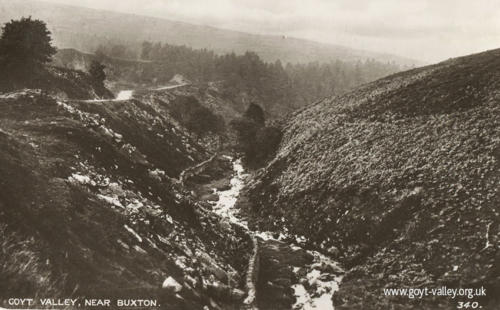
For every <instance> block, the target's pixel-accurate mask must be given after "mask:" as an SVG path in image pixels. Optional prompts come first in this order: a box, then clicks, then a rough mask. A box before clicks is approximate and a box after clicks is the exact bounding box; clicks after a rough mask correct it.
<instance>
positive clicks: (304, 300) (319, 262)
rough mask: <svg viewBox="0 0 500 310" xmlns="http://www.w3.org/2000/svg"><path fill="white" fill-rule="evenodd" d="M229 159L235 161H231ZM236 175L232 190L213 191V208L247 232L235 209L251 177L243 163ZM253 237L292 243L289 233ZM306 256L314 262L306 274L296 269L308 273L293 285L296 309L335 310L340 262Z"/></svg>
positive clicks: (235, 164) (237, 163)
mask: <svg viewBox="0 0 500 310" xmlns="http://www.w3.org/2000/svg"><path fill="white" fill-rule="evenodd" d="M227 158H228V159H230V160H232V158H231V157H227ZM233 171H234V176H233V178H231V181H230V183H231V188H230V189H228V190H225V191H220V192H218V191H217V190H216V189H214V192H215V193H216V194H218V195H219V201H218V202H217V203H216V204H215V205H214V207H213V211H214V212H215V213H217V214H218V215H220V216H221V217H222V218H224V219H227V220H228V221H229V222H231V223H234V224H237V225H240V226H242V227H244V228H246V229H248V223H247V222H246V221H245V220H244V219H242V217H241V215H240V212H239V209H236V208H234V206H235V204H236V201H237V200H238V196H239V194H240V191H241V190H242V189H243V187H244V185H245V179H246V178H247V177H248V174H246V173H245V170H244V168H243V166H242V164H241V160H239V159H238V160H234V161H233ZM251 233H252V234H254V235H256V236H258V237H260V238H262V239H263V240H271V239H272V240H279V241H282V242H283V241H284V240H287V239H288V240H289V239H290V238H287V236H288V232H287V231H285V232H282V233H280V234H279V237H278V238H277V239H276V238H274V237H273V235H272V233H270V232H267V231H264V232H261V231H253V232H251ZM295 239H296V241H297V244H303V243H305V242H306V240H305V238H304V237H303V236H299V237H297V236H296V238H295ZM290 247H292V248H297V249H298V248H299V247H298V246H296V245H290ZM307 252H308V253H309V254H311V255H312V256H313V257H314V260H313V263H312V264H310V265H307V266H301V267H302V268H305V269H306V270H305V272H304V270H300V269H301V268H300V267H293V270H294V272H295V273H298V272H299V271H302V272H301V273H302V274H304V273H305V276H302V277H300V276H299V277H298V278H299V283H297V284H294V285H292V289H293V290H294V294H295V297H296V299H297V300H296V302H295V304H294V305H293V309H294V310H334V307H333V304H332V296H333V294H334V293H335V291H337V290H338V289H339V283H340V281H341V280H342V276H341V275H338V274H341V273H342V272H343V270H342V269H341V268H340V267H339V265H338V263H337V262H335V261H333V260H331V259H330V258H329V257H327V256H325V255H323V254H321V253H319V252H317V251H309V250H308V251H307ZM304 284H306V285H304ZM306 287H307V288H306Z"/></svg>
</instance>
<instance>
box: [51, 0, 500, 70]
mask: <svg viewBox="0 0 500 310" xmlns="http://www.w3.org/2000/svg"><path fill="white" fill-rule="evenodd" d="M45 1H50V2H58V3H65V4H70V5H78V6H84V7H90V8H96V9H105V10H111V11H118V12H125V13H134V14H138V15H147V16H154V17H160V18H166V19H171V20H178V21H184V22H189V23H195V24H202V25H210V26H214V27H219V28H225V29H232V30H238V31H244V32H250V33H258V34H273V35H276V34H277V35H286V36H293V37H299V38H305V39H310V40H314V41H319V42H324V43H332V44H337V45H344V46H347V47H353V48H358V49H364V50H368V51H376V52H385V53H391V54H395V55H399V56H404V57H408V58H412V59H416V60H420V61H424V62H436V61H440V60H444V59H447V58H450V57H455V56H461V55H466V54H471V53H474V52H479V51H484V50H487V49H493V48H500V0H45Z"/></svg>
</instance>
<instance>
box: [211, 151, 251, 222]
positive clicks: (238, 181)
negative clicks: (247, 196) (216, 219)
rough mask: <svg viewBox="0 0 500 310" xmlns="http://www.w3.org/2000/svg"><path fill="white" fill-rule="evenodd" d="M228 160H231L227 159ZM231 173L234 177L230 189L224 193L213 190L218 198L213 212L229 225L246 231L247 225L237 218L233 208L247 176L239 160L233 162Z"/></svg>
mask: <svg viewBox="0 0 500 310" xmlns="http://www.w3.org/2000/svg"><path fill="white" fill-rule="evenodd" d="M228 159H232V158H231V157H228ZM233 171H234V172H235V175H234V176H233V177H232V178H231V181H230V184H231V188H230V189H228V190H225V191H220V192H219V191H217V190H216V189H214V193H215V194H217V195H218V196H219V200H218V201H217V203H216V204H215V205H214V207H213V211H214V212H215V213H217V214H218V215H220V216H221V217H222V218H225V219H227V220H229V221H230V222H231V223H234V224H237V225H240V226H243V227H245V228H246V229H248V223H247V222H246V221H245V220H243V219H241V217H239V216H238V215H239V210H238V209H235V208H234V205H235V204H236V201H237V200H238V196H239V195H240V191H241V189H242V188H243V186H244V185H245V178H246V177H248V174H245V169H244V168H243V165H242V164H241V160H240V159H237V160H235V161H233Z"/></svg>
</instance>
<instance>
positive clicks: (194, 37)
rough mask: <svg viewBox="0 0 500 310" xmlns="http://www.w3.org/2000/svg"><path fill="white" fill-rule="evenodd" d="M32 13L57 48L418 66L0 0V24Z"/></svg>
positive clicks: (290, 41)
mask: <svg viewBox="0 0 500 310" xmlns="http://www.w3.org/2000/svg"><path fill="white" fill-rule="evenodd" d="M27 15H31V16H33V17H34V18H39V19H43V20H44V21H46V22H47V24H48V26H49V28H50V29H51V31H52V32H53V35H54V39H55V42H56V44H57V45H58V47H60V48H68V47H72V48H77V49H79V50H82V51H87V52H94V51H95V49H96V48H97V46H98V45H99V44H104V43H107V42H111V43H139V42H142V41H144V40H149V41H160V42H167V43H169V44H173V45H187V46H190V47H193V48H207V49H210V50H214V51H215V52H217V53H221V54H222V53H228V52H235V53H237V54H243V53H244V52H246V51H248V50H251V51H255V52H256V53H257V54H259V56H261V57H262V59H264V60H265V61H270V62H274V61H275V60H277V59H280V60H281V61H282V62H285V63H286V62H292V63H306V62H311V61H319V62H330V61H334V60H337V59H339V60H342V61H356V60H365V59H368V58H373V59H375V60H379V61H383V62H395V63H397V64H399V65H406V66H413V65H418V64H419V62H418V61H416V60H411V59H406V58H403V57H399V56H395V55H389V54H383V53H375V52H369V51H362V50H356V49H351V48H348V47H343V46H337V45H330V44H323V43H318V42H313V41H308V40H304V39H296V38H283V37H281V36H270V35H257V34H249V33H244V32H238V31H233V30H225V29H218V28H214V27H209V26H201V25H194V24H189V23H184V22H177V21H171V20H167V19H160V18H154V17H146V16H139V15H133V14H123V13H115V12H109V11H100V10H93V9H88V8H82V7H76V6H67V5H61V4H53V3H46V2H38V1H5V0H2V1H0V22H1V23H4V22H6V21H8V20H10V19H13V18H19V17H21V16H27Z"/></svg>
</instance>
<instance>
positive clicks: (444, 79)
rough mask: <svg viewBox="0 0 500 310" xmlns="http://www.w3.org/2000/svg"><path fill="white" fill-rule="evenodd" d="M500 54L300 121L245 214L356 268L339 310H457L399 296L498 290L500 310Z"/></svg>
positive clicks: (409, 78)
mask: <svg viewBox="0 0 500 310" xmlns="http://www.w3.org/2000/svg"><path fill="white" fill-rule="evenodd" d="M499 103H500V50H493V51H489V52H485V53H481V54H477V55H471V56H467V57H462V58H457V59H452V60H449V61H446V62H443V63H440V64H437V65H433V66H428V67H423V68H419V69H415V70H411V71H407V72H403V73H399V74H396V75H392V76H389V77H387V78H384V79H381V80H378V81H376V82H373V83H370V84H366V85H364V86H362V87H360V88H358V89H357V90H355V91H353V92H350V93H347V94H345V95H342V96H339V97H334V98H330V99H325V100H322V101H320V102H318V103H316V104H314V105H312V106H310V107H308V108H306V109H303V110H301V111H298V112H296V113H295V114H294V115H293V116H292V117H291V118H290V119H289V120H288V122H287V123H286V125H285V130H284V138H283V140H282V143H281V145H280V148H279V150H278V152H277V154H276V156H275V158H274V159H273V160H272V161H271V162H270V163H269V164H268V165H267V167H265V168H264V169H261V170H260V171H258V172H257V174H256V177H255V179H254V180H253V181H252V182H251V183H250V184H249V185H248V186H247V188H246V190H245V194H244V195H243V197H242V199H240V202H239V205H240V207H241V208H243V209H245V210H246V212H247V213H248V214H249V217H250V220H249V225H250V226H251V227H258V228H259V229H263V230H273V231H277V232H280V231H284V230H288V231H290V233H292V234H295V235H303V236H304V238H305V239H306V240H307V244H308V245H309V246H311V247H313V248H315V249H319V250H320V251H322V252H324V253H328V255H330V256H331V257H334V258H336V259H339V260H340V261H342V262H343V263H344V264H345V266H346V267H348V268H349V270H348V272H347V273H346V275H345V277H344V279H343V281H342V284H341V286H340V291H339V292H337V293H335V295H334V297H333V300H334V304H335V309H455V308H456V307H457V305H458V303H459V302H460V301H467V300H469V301H470V299H467V297H463V298H461V297H457V298H456V299H453V298H450V297H443V296H427V297H424V298H421V299H420V298H413V299H412V298H409V297H407V296H388V295H385V294H384V289H388V288H423V287H427V288H429V290H430V289H432V288H440V287H443V286H445V287H449V288H473V289H476V288H481V287H483V288H485V289H486V292H487V293H486V296H475V297H474V299H473V300H474V301H477V302H478V303H479V305H481V306H482V307H483V308H484V309H496V307H497V306H498V305H499V304H500V301H499V300H498V296H500V284H499V283H500V251H499V250H498V246H499V242H500V238H499V236H500V226H499V225H500V210H499V209H498V207H499V206H500V193H499V184H500V173H499V168H500V140H499V137H500V105H499Z"/></svg>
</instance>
